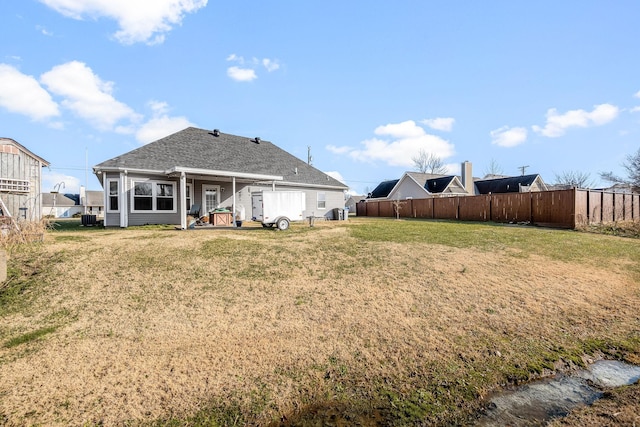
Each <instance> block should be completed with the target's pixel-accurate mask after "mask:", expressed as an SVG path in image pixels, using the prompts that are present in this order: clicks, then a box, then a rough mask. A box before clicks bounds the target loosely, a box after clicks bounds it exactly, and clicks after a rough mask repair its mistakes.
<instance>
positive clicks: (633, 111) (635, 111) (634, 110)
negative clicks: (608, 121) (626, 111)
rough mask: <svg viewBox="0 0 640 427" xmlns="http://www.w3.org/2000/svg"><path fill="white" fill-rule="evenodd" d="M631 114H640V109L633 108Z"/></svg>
mask: <svg viewBox="0 0 640 427" xmlns="http://www.w3.org/2000/svg"><path fill="white" fill-rule="evenodd" d="M631 112H632V113H638V112H640V107H633V108H632V109H631Z"/></svg>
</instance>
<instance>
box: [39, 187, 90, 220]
mask: <svg viewBox="0 0 640 427" xmlns="http://www.w3.org/2000/svg"><path fill="white" fill-rule="evenodd" d="M77 213H82V206H80V205H78V203H77V202H76V200H74V199H73V198H72V197H69V195H66V194H61V193H43V194H42V215H43V216H48V217H53V218H72V217H73V215H75V214H77Z"/></svg>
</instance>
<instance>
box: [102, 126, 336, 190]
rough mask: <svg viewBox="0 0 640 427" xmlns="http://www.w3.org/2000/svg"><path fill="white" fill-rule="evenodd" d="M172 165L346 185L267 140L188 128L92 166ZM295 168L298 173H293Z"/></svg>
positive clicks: (158, 167)
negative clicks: (258, 140)
mask: <svg viewBox="0 0 640 427" xmlns="http://www.w3.org/2000/svg"><path fill="white" fill-rule="evenodd" d="M173 167H183V168H194V169H206V170H214V171H225V172H235V173H250V174H256V175H277V176H282V177H283V178H284V182H291V183H296V184H312V185H324V186H332V187H340V188H345V189H346V188H347V186H346V185H345V184H343V183H341V182H340V181H338V180H336V179H334V178H332V177H330V176H329V175H327V174H325V173H324V172H321V171H320V170H318V169H316V168H314V167H313V166H310V165H308V164H307V163H306V162H304V161H302V160H300V159H298V158H297V157H295V156H293V155H291V154H289V153H288V152H286V151H284V150H283V149H281V148H279V147H277V146H276V145H274V144H272V143H271V142H269V141H264V140H260V142H259V143H256V142H255V139H254V138H247V137H242V136H237V135H231V134H228V133H222V132H220V133H219V136H214V133H213V131H211V130H207V129H198V128H194V127H189V128H186V129H184V130H181V131H179V132H177V133H174V134H172V135H169V136H167V137H165V138H162V139H159V140H157V141H155V142H151V143H149V144H147V145H144V146H142V147H140V148H137V149H135V150H132V151H129V152H128V153H125V154H122V155H120V156H118V157H114V158H113V159H110V160H107V161H105V162H102V163H100V164H98V165H96V166H94V170H95V171H98V170H101V169H110V168H129V169H144V170H149V171H159V172H164V171H167V170H169V169H171V168H173ZM296 171H297V173H296Z"/></svg>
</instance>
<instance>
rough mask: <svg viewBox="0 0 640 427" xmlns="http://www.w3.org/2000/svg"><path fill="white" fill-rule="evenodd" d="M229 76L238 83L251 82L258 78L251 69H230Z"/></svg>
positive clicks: (228, 70)
mask: <svg viewBox="0 0 640 427" xmlns="http://www.w3.org/2000/svg"><path fill="white" fill-rule="evenodd" d="M227 75H228V76H229V77H231V78H232V79H233V80H235V81H237V82H250V81H253V80H255V79H257V78H258V76H257V75H256V72H255V70H252V69H251V68H240V67H229V68H227Z"/></svg>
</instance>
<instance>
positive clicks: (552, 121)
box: [532, 104, 620, 138]
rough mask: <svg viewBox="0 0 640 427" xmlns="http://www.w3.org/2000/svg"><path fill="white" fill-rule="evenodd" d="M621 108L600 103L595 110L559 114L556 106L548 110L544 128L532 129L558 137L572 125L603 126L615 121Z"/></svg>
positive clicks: (550, 136)
mask: <svg viewBox="0 0 640 427" xmlns="http://www.w3.org/2000/svg"><path fill="white" fill-rule="evenodd" d="M619 113H620V109H619V108H618V107H616V106H615V105H611V104H600V105H595V106H594V107H593V111H591V112H589V111H585V110H570V111H567V112H566V113H564V114H558V111H557V110H556V109H555V108H551V109H549V110H548V111H547V123H546V125H545V126H544V128H542V127H540V126H533V127H532V129H533V130H534V131H535V132H537V133H539V134H542V135H544V136H547V137H549V138H557V137H559V136H562V135H564V134H565V132H566V130H567V129H568V128H571V127H582V128H584V127H590V126H601V125H604V124H607V123H609V122H611V121H613V120H614V119H615V118H616V117H618V114H619Z"/></svg>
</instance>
